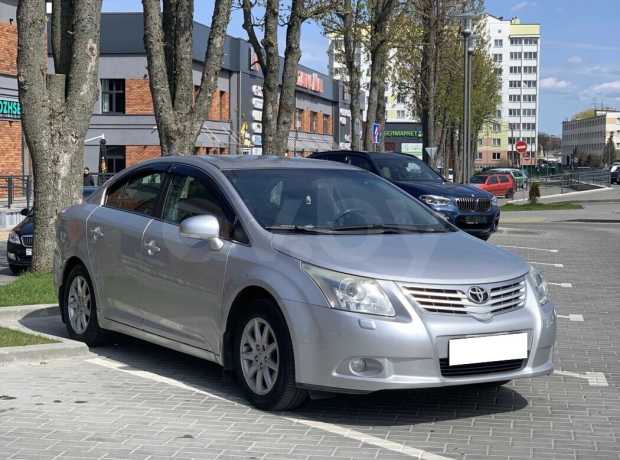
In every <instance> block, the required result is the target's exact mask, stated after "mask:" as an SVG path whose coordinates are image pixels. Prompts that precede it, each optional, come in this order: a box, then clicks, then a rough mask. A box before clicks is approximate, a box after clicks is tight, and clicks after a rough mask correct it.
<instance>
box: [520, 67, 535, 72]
mask: <svg viewBox="0 0 620 460" xmlns="http://www.w3.org/2000/svg"><path fill="white" fill-rule="evenodd" d="M536 71H537V69H536V66H525V67H523V73H536Z"/></svg>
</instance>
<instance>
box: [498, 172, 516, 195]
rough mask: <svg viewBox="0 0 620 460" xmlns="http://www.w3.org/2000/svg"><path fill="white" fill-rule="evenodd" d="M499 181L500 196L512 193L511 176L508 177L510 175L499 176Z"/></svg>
mask: <svg viewBox="0 0 620 460" xmlns="http://www.w3.org/2000/svg"><path fill="white" fill-rule="evenodd" d="M498 179H499V184H500V189H499V192H498V193H499V194H500V195H506V194H508V192H510V191H511V190H512V188H513V182H512V181H511V180H510V176H508V174H502V175H501V176H498Z"/></svg>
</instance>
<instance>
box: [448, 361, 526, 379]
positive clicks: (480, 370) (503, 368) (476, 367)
mask: <svg viewBox="0 0 620 460" xmlns="http://www.w3.org/2000/svg"><path fill="white" fill-rule="evenodd" d="M525 362H526V360H525V359H509V360H506V361H495V362H492V363H476V364H460V365H458V366H450V365H448V358H442V359H440V360H439V368H440V370H441V375H443V376H444V377H467V376H470V375H480V374H498V373H500V372H511V371H517V370H519V369H521V368H522V367H523V366H525Z"/></svg>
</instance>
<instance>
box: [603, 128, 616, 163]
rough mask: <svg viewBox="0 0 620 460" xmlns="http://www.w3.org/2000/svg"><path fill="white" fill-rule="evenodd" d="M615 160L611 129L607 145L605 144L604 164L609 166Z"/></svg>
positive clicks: (614, 145) (614, 144) (614, 146)
mask: <svg viewBox="0 0 620 460" xmlns="http://www.w3.org/2000/svg"><path fill="white" fill-rule="evenodd" d="M614 161H616V143H615V141H614V133H613V131H612V132H610V133H609V139H607V145H606V146H605V166H607V167H609V166H611V165H612V164H613V162H614Z"/></svg>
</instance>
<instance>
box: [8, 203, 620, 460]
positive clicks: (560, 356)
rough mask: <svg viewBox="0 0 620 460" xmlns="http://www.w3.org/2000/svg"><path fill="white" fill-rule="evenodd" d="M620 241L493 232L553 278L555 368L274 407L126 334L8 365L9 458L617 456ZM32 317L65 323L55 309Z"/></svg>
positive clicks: (574, 226) (543, 230)
mask: <svg viewBox="0 0 620 460" xmlns="http://www.w3.org/2000/svg"><path fill="white" fill-rule="evenodd" d="M610 206H614V205H610ZM615 206H617V205H615ZM618 241H620V224H591V223H590V224H584V223H543V224H523V225H521V224H514V225H510V226H509V227H508V228H506V227H505V226H504V228H503V229H502V232H501V233H498V234H496V235H494V236H493V237H492V239H491V243H492V244H496V245H501V246H503V247H505V248H506V249H507V250H509V251H511V252H514V253H515V254H518V255H520V256H522V257H524V258H526V259H527V260H529V261H530V262H533V263H536V264H537V265H538V266H539V267H540V268H542V269H543V270H544V272H545V274H546V278H547V280H548V281H549V282H550V283H553V284H551V286H550V289H551V292H552V297H553V299H554V300H555V302H556V303H557V304H558V305H559V309H558V313H559V315H560V318H559V319H558V321H559V323H558V326H559V331H558V341H557V347H556V351H555V364H556V373H555V374H554V375H551V376H549V377H542V378H537V379H525V380H518V381H514V382H512V383H510V384H509V385H506V386H505V387H502V388H500V389H499V390H498V389H489V388H478V387H455V388H446V389H437V390H417V391H399V392H383V393H377V394H372V395H366V396H338V397H335V398H333V399H326V400H320V401H312V402H310V403H308V404H307V405H306V406H305V407H303V408H302V409H301V410H300V411H298V412H294V413H281V414H267V413H263V412H260V411H257V410H255V409H253V408H251V407H249V406H248V405H247V404H246V403H245V401H244V400H243V398H242V397H241V395H240V392H239V390H238V388H237V386H236V384H234V382H231V381H230V380H229V379H227V378H225V377H224V376H223V375H222V373H221V371H220V369H219V368H218V367H217V366H215V365H213V364H210V363H207V362H204V361H201V360H199V359H195V358H192V357H188V356H185V355H182V354H179V353H176V352H172V351H169V350H166V349H163V348H160V347H157V346H154V345H150V344H147V343H144V342H141V341H138V340H133V339H128V338H120V337H119V338H116V340H114V342H113V344H111V345H109V346H104V347H100V348H96V349H93V350H92V356H91V357H90V358H87V359H85V360H65V361H55V362H49V363H40V364H37V365H23V364H22V365H11V366H9V367H6V368H0V458H11V459H17V458H28V459H30V458H37V459H52V458H63V459H64V458H105V459H111V458H122V459H147V458H148V459H158V458H178V459H181V458H183V459H185V458H209V459H210V458H218V459H224V458H236V459H239V458H248V459H249V458H264V459H278V458H281V459H304V460H309V459H313V460H319V459H324V458H330V459H332V458H339V459H343V458H350V459H360V458H381V459H401V458H427V459H434V460H440V459H442V458H451V459H468V460H471V459H477V458H484V459H494V460H498V459H522V458H528V459H532V458H534V459H551V458H562V459H564V458H565V459H592V458H604V459H619V458H620V359H619V357H620V340H619V339H620V333H619V332H618V330H619V327H620V302H619V301H618V295H617V292H616V288H617V285H618V280H620V244H618ZM0 257H1V256H0ZM28 325H29V326H30V327H33V328H38V329H39V330H41V331H51V332H56V333H58V334H62V333H63V329H62V325H61V324H60V322H59V321H58V320H55V321H52V322H50V321H43V322H41V320H38V321H35V320H31V321H30V322H28Z"/></svg>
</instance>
